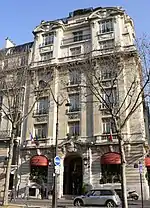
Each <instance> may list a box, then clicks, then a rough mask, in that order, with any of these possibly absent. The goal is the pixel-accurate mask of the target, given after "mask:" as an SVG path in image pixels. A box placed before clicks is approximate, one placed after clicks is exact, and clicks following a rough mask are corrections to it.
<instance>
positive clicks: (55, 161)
mask: <svg viewBox="0 0 150 208" xmlns="http://www.w3.org/2000/svg"><path fill="white" fill-rule="evenodd" d="M54 164H55V165H56V166H59V165H60V157H59V156H56V157H55V158H54Z"/></svg>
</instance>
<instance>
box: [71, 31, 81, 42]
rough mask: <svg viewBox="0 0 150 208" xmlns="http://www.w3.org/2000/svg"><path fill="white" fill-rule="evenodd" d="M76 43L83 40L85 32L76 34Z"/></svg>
mask: <svg viewBox="0 0 150 208" xmlns="http://www.w3.org/2000/svg"><path fill="white" fill-rule="evenodd" d="M73 35H74V42H77V41H81V40H83V31H78V32H74V33H73Z"/></svg>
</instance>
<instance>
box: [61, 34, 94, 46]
mask: <svg viewBox="0 0 150 208" xmlns="http://www.w3.org/2000/svg"><path fill="white" fill-rule="evenodd" d="M90 39H91V35H90V34H87V35H80V36H79V37H76V36H75V37H72V38H68V39H63V40H62V44H61V45H66V44H70V43H73V42H74V43H76V42H80V41H86V40H90Z"/></svg>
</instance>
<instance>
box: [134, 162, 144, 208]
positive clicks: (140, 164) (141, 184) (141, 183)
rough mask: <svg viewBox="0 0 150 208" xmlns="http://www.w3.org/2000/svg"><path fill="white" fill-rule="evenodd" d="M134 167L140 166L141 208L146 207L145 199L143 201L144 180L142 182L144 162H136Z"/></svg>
mask: <svg viewBox="0 0 150 208" xmlns="http://www.w3.org/2000/svg"><path fill="white" fill-rule="evenodd" d="M134 168H139V174H140V186H141V203H142V204H141V205H142V207H141V208H144V201H143V182H142V170H143V166H142V163H141V162H140V161H139V163H138V164H137V163H135V164H134Z"/></svg>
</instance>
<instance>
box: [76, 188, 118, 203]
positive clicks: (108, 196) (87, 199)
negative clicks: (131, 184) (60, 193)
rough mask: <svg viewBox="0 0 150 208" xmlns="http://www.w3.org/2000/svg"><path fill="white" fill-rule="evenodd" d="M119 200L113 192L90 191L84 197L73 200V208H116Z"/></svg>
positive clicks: (107, 190)
mask: <svg viewBox="0 0 150 208" xmlns="http://www.w3.org/2000/svg"><path fill="white" fill-rule="evenodd" d="M120 204H121V200H120V198H119V196H118V195H117V193H116V192H115V191H114V190H112V189H111V190H110V189H92V190H90V191H89V192H88V193H87V194H86V195H82V196H77V197H75V198H74V206H84V205H95V206H96V205H103V206H106V207H117V206H119V205H120Z"/></svg>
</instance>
